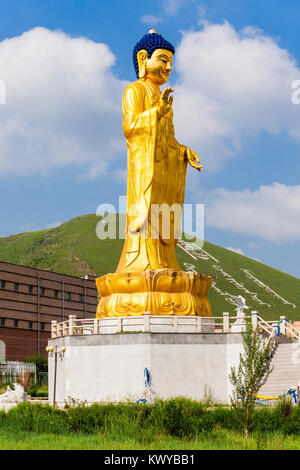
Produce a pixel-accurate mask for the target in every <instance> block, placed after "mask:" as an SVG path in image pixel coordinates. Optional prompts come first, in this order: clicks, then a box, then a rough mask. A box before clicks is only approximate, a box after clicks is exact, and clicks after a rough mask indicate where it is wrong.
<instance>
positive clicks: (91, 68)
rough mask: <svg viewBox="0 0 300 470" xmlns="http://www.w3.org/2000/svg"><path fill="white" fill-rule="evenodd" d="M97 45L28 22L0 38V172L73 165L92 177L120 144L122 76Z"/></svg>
mask: <svg viewBox="0 0 300 470" xmlns="http://www.w3.org/2000/svg"><path fill="white" fill-rule="evenodd" d="M114 63H115V57H114V55H113V54H112V52H111V51H110V50H109V48H108V46H107V45H105V44H98V43H95V42H93V41H91V40H88V39H86V38H83V37H80V38H71V37H70V36H68V35H66V34H64V33H62V32H59V31H49V30H48V29H45V28H35V29H33V30H30V31H28V32H25V33H24V34H22V35H21V36H18V37H14V38H11V39H6V40H4V41H2V42H1V43H0V70H1V77H0V78H1V80H3V81H5V83H6V105H5V106H3V107H2V108H1V117H0V142H1V148H0V177H4V176H6V175H9V174H13V175H19V176H23V175H28V174H32V173H40V174H46V173H47V172H48V171H50V170H52V169H54V168H57V167H63V166H65V165H68V164H69V165H76V167H78V169H79V171H80V172H81V173H82V172H85V173H86V175H87V177H90V178H93V177H95V176H97V175H98V174H100V173H103V171H105V169H106V168H107V165H108V163H109V162H110V161H111V159H113V158H114V157H115V156H116V155H117V154H118V153H120V148H123V135H122V125H121V119H122V116H121V112H120V110H121V99H122V92H123V89H124V87H125V85H126V82H124V81H121V80H119V79H118V78H116V77H115V76H114V74H113V72H112V66H113V65H114Z"/></svg>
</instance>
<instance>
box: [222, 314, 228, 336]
mask: <svg viewBox="0 0 300 470" xmlns="http://www.w3.org/2000/svg"><path fill="white" fill-rule="evenodd" d="M229 332H230V321H229V312H223V333H229Z"/></svg>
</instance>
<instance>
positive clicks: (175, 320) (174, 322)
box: [173, 315, 178, 333]
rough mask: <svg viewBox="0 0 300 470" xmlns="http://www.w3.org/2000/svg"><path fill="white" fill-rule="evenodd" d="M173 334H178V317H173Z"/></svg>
mask: <svg viewBox="0 0 300 470" xmlns="http://www.w3.org/2000/svg"><path fill="white" fill-rule="evenodd" d="M173 333H178V318H177V317H176V315H174V317H173Z"/></svg>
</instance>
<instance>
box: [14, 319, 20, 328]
mask: <svg viewBox="0 0 300 470" xmlns="http://www.w3.org/2000/svg"><path fill="white" fill-rule="evenodd" d="M18 323H19V322H18V320H14V327H15V328H17V327H18Z"/></svg>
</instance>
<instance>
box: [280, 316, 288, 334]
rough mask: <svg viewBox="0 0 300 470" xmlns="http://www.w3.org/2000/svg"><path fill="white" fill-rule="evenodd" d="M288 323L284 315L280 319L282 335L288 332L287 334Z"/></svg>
mask: <svg viewBox="0 0 300 470" xmlns="http://www.w3.org/2000/svg"><path fill="white" fill-rule="evenodd" d="M286 322H287V319H286V317H285V316H284V315H282V316H281V317H280V333H282V334H283V335H285V334H286V333H287V332H286Z"/></svg>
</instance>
